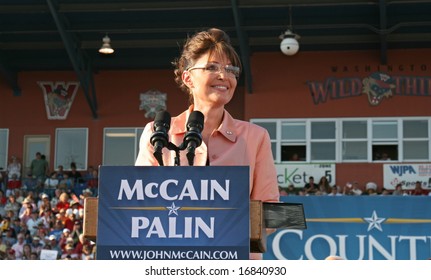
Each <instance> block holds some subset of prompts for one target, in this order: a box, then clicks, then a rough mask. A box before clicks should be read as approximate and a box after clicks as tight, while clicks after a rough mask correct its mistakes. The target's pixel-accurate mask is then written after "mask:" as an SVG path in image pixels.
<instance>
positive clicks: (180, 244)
mask: <svg viewBox="0 0 431 280" xmlns="http://www.w3.org/2000/svg"><path fill="white" fill-rule="evenodd" d="M98 205H99V206H98V207H99V208H98V226H97V259H103V260H110V259H139V260H166V259H181V260H194V259H196V260H201V259H204V260H208V259H218V260H224V259H248V258H249V246H250V239H249V224H250V220H249V216H250V214H249V213H250V212H249V211H250V210H249V168H248V167H247V166H229V167H224V166H196V167H188V166H184V167H182V166H181V167H180V166H175V167H151V166H101V167H100V173H99V202H98Z"/></svg>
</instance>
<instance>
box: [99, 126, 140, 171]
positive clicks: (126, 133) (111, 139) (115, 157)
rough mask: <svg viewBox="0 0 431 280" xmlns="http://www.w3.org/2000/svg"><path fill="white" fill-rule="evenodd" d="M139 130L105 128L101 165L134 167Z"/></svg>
mask: <svg viewBox="0 0 431 280" xmlns="http://www.w3.org/2000/svg"><path fill="white" fill-rule="evenodd" d="M142 131H143V129H141V128H105V130H104V133H103V135H104V141H103V143H104V145H103V146H104V149H103V165H115V166H118V165H119V166H128V165H135V161H136V157H137V155H138V152H139V139H140V138H141V134H142Z"/></svg>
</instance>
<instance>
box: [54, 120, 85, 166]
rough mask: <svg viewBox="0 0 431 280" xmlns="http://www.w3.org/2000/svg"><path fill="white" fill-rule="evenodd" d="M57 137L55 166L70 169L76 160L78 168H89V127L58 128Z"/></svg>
mask: <svg viewBox="0 0 431 280" xmlns="http://www.w3.org/2000/svg"><path fill="white" fill-rule="evenodd" d="M55 138H56V140H55V143H56V144H55V161H54V164H55V166H59V165H63V166H64V169H65V170H70V164H71V163H72V162H75V163H76V169H77V170H87V156H88V128H57V129H56V133H55Z"/></svg>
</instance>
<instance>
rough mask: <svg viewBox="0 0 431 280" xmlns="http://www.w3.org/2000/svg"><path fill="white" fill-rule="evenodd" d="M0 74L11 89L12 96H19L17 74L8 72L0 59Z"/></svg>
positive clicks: (19, 89)
mask: <svg viewBox="0 0 431 280" xmlns="http://www.w3.org/2000/svg"><path fill="white" fill-rule="evenodd" d="M0 73H1V74H2V75H3V77H4V79H5V80H6V82H7V83H8V85H9V86H10V87H11V89H12V91H13V95H14V96H21V88H20V87H19V85H18V73H17V72H15V71H12V70H10V69H9V68H8V67H7V66H6V64H5V63H4V62H3V61H2V60H1V59H0Z"/></svg>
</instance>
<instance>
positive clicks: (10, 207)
mask: <svg viewBox="0 0 431 280" xmlns="http://www.w3.org/2000/svg"><path fill="white" fill-rule="evenodd" d="M20 209H21V205H20V204H19V203H18V202H16V198H15V195H14V194H10V195H9V196H8V201H7V202H6V205H5V206H4V210H5V212H7V211H12V212H13V213H14V216H15V217H18V214H19V210H20Z"/></svg>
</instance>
